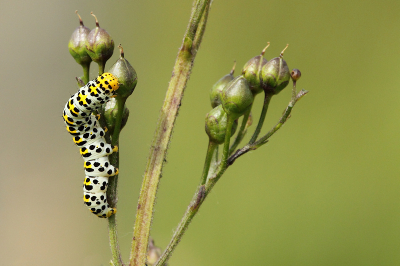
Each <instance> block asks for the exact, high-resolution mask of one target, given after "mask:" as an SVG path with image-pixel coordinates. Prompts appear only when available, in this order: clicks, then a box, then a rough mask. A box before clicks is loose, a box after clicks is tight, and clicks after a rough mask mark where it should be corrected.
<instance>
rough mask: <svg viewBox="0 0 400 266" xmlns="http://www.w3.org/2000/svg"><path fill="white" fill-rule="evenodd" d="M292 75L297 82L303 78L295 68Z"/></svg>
mask: <svg viewBox="0 0 400 266" xmlns="http://www.w3.org/2000/svg"><path fill="white" fill-rule="evenodd" d="M290 75H291V76H292V80H293V81H297V80H299V79H300V77H301V72H300V70H298V69H297V68H293V70H292V73H291V74H290Z"/></svg>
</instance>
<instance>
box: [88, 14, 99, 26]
mask: <svg viewBox="0 0 400 266" xmlns="http://www.w3.org/2000/svg"><path fill="white" fill-rule="evenodd" d="M90 15H92V16H93V17H94V18H95V19H96V27H100V25H99V21H98V20H97V17H96V16H95V15H94V14H93V12H90Z"/></svg>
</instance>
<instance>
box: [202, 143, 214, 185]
mask: <svg viewBox="0 0 400 266" xmlns="http://www.w3.org/2000/svg"><path fill="white" fill-rule="evenodd" d="M217 147H218V144H216V143H214V142H212V141H210V142H208V148H207V154H206V161H205V162H204V168H203V174H202V176H201V183H200V185H205V184H206V181H207V176H208V171H209V170H210V165H211V160H212V158H213V156H214V153H215V148H217ZM214 158H215V157H214Z"/></svg>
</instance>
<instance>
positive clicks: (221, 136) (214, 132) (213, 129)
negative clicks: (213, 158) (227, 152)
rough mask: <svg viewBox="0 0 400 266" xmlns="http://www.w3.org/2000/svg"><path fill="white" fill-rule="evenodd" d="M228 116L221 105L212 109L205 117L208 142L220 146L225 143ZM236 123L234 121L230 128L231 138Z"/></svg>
mask: <svg viewBox="0 0 400 266" xmlns="http://www.w3.org/2000/svg"><path fill="white" fill-rule="evenodd" d="M227 123H228V115H227V113H226V112H225V110H224V108H223V107H222V105H221V104H220V105H218V106H217V107H215V108H214V109H212V110H211V111H210V112H209V113H208V114H207V116H206V133H207V135H208V137H209V138H210V141H211V142H213V143H216V144H222V143H224V141H225V132H226V126H227ZM237 125H238V121H237V120H235V122H234V123H233V126H232V132H231V136H232V135H233V134H235V131H236V128H237Z"/></svg>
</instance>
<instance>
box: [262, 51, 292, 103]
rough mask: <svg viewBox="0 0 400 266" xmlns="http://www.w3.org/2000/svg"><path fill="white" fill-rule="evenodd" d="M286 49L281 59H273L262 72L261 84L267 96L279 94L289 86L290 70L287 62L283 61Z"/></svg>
mask: <svg viewBox="0 0 400 266" xmlns="http://www.w3.org/2000/svg"><path fill="white" fill-rule="evenodd" d="M286 48H287V46H286ZM286 48H285V49H284V50H283V51H282V52H281V54H280V56H279V57H275V58H272V59H271V60H270V61H269V62H268V63H267V64H265V65H264V66H263V68H262V70H261V83H262V86H263V89H264V92H265V93H266V94H269V95H275V94H278V93H279V92H280V91H281V90H283V89H284V88H285V87H286V86H287V85H288V84H289V81H290V70H289V67H288V65H287V63H286V61H285V60H283V52H284V51H285V50H286Z"/></svg>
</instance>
